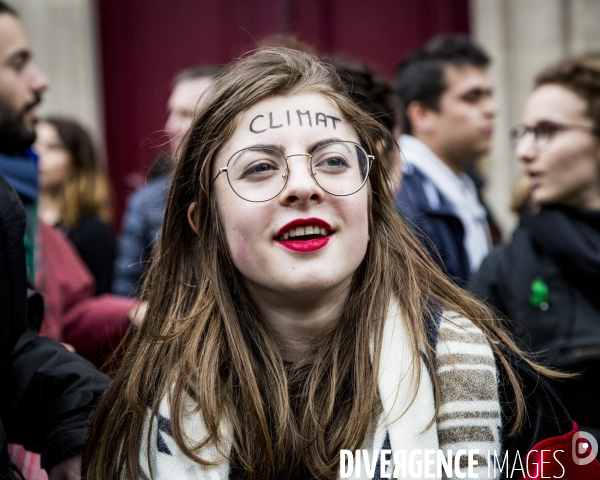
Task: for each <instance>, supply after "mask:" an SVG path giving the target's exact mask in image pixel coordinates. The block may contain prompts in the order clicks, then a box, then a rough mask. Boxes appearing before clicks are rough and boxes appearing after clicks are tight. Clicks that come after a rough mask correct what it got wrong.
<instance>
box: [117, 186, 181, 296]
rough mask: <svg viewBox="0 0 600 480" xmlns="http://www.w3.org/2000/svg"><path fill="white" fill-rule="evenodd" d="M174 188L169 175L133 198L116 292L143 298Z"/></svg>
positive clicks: (123, 231)
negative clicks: (148, 266) (147, 271)
mask: <svg viewBox="0 0 600 480" xmlns="http://www.w3.org/2000/svg"><path fill="white" fill-rule="evenodd" d="M170 185H171V176H170V175H165V176H162V177H159V178H156V179H154V180H152V181H151V182H150V183H148V184H147V185H146V186H145V187H143V188H141V189H140V190H138V191H137V192H135V193H134V194H133V195H132V196H131V197H130V198H129V201H128V202H127V207H126V210H125V216H124V217H123V224H122V229H121V235H120V236H119V245H118V248H117V257H116V260H115V268H114V277H113V286H112V290H113V293H116V294H117V295H123V296H126V297H138V296H139V294H140V287H141V281H142V280H143V277H144V273H145V271H146V264H147V263H148V260H149V259H150V253H151V252H152V249H153V248H154V244H155V243H156V240H157V239H158V235H159V234H160V229H161V227H162V223H163V218H164V216H165V208H166V206H167V198H168V196H169V187H170Z"/></svg>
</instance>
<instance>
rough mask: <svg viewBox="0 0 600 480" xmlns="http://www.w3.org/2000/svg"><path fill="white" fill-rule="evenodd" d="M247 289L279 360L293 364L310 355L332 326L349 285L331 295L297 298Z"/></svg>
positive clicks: (329, 293)
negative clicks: (276, 346)
mask: <svg viewBox="0 0 600 480" xmlns="http://www.w3.org/2000/svg"><path fill="white" fill-rule="evenodd" d="M247 288H248V292H249V295H250V298H251V299H252V301H253V302H254V304H255V305H256V307H257V309H258V312H259V315H261V317H262V318H263V320H264V321H265V322H266V324H267V325H268V326H269V327H270V328H271V331H272V332H273V333H274V335H275V338H276V339H277V341H278V342H279V345H280V348H281V352H282V356H283V359H284V360H287V361H290V362H296V361H299V360H302V359H304V358H305V357H306V355H308V354H310V352H311V350H312V348H313V346H314V345H315V343H316V342H318V341H319V340H320V339H321V338H323V336H324V335H326V334H327V333H329V332H330V331H331V330H332V329H333V328H334V327H335V326H336V324H337V322H338V320H339V319H340V317H341V315H342V312H343V310H344V307H345V305H346V302H347V301H348V292H349V289H350V281H348V282H347V284H344V285H340V286H338V287H335V288H333V289H332V290H331V291H327V292H318V293H315V292H312V293H303V294H298V295H297V296H294V295H293V294H290V295H288V294H285V293H282V292H265V291H264V290H262V289H261V290H260V291H258V289H256V288H253V287H252V286H249V285H247Z"/></svg>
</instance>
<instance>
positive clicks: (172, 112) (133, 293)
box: [113, 65, 219, 297]
mask: <svg viewBox="0 0 600 480" xmlns="http://www.w3.org/2000/svg"><path fill="white" fill-rule="evenodd" d="M218 72H219V69H218V68H217V67H215V66H212V65H203V66H199V67H194V68H190V69H188V70H184V71H182V72H181V73H179V74H178V75H177V76H176V77H175V80H174V82H173V90H172V92H171V96H170V97H169V101H168V103H167V115H168V116H167V122H166V124H165V131H166V133H167V135H168V137H169V154H170V158H171V164H172V163H173V161H174V159H176V158H177V154H178V151H179V146H180V144H181V141H182V139H183V137H184V135H185V133H186V132H187V130H188V128H189V127H190V126H191V124H192V121H193V119H194V115H195V113H196V111H197V110H198V109H199V107H201V105H200V102H201V101H202V97H203V94H204V93H205V92H206V91H207V90H208V89H209V87H210V86H211V85H212V83H213V80H214V77H215V76H216V75H217V74H218ZM172 167H173V165H171V166H170V168H167V169H165V170H166V172H165V173H164V174H163V175H159V176H158V177H157V178H153V179H152V180H151V181H150V183H148V184H147V185H146V186H144V187H143V188H141V189H140V190H138V191H137V192H135V193H134V194H133V195H132V196H131V197H130V198H129V200H128V202H127V207H126V210H125V215H124V217H123V225H122V229H121V235H120V236H119V245H118V251H117V258H116V260H115V272H114V280H113V292H114V293H116V294H118V295H123V296H129V297H138V296H139V294H140V288H141V283H142V280H143V277H144V273H145V269H146V265H147V263H148V260H149V258H150V253H151V252H152V248H153V247H154V244H155V243H156V240H157V239H158V235H159V233H160V229H161V227H162V223H163V217H164V213H165V208H166V205H167V196H168V193H169V187H170V185H171V171H172Z"/></svg>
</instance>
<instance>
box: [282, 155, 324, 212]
mask: <svg viewBox="0 0 600 480" xmlns="http://www.w3.org/2000/svg"><path fill="white" fill-rule="evenodd" d="M285 175H286V176H287V178H286V180H287V182H286V184H285V187H284V189H283V191H282V192H281V194H280V197H279V198H280V202H281V203H282V204H285V205H290V204H292V203H307V202H317V203H318V202H320V201H322V200H323V198H324V196H325V192H324V191H323V189H322V188H321V187H319V185H317V183H316V182H315V179H314V178H313V176H312V174H311V171H310V156H308V155H290V156H289V157H288V170H287V172H286V173H285Z"/></svg>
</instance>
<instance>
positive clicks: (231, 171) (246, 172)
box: [227, 148, 287, 202]
mask: <svg viewBox="0 0 600 480" xmlns="http://www.w3.org/2000/svg"><path fill="white" fill-rule="evenodd" d="M286 172H287V163H286V161H285V158H283V156H282V155H281V153H279V152H278V151H276V150H271V149H269V148H246V149H244V150H240V151H239V152H237V153H235V154H234V155H233V157H231V159H230V160H229V163H228V164H227V178H228V179H229V184H230V185H231V188H232V189H233V191H234V192H235V193H237V194H238V195H239V196H240V197H242V198H243V199H245V200H248V201H250V202H264V201H266V200H270V199H271V198H273V197H276V196H277V194H279V192H281V190H282V189H283V187H284V185H285V176H286Z"/></svg>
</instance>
